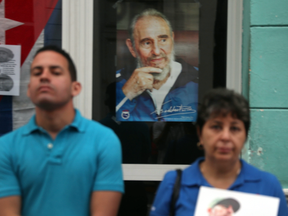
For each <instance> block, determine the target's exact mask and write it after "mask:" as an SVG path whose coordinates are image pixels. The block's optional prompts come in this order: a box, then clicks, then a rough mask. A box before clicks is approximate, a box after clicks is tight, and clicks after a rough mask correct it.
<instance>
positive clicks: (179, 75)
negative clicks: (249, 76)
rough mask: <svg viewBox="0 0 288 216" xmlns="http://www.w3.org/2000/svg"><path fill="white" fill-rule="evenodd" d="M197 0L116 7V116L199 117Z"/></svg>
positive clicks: (148, 119)
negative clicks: (195, 1) (194, 1)
mask: <svg viewBox="0 0 288 216" xmlns="http://www.w3.org/2000/svg"><path fill="white" fill-rule="evenodd" d="M198 35H199V3H191V2H185V1H184V2H183V1H179V2H178V1H177V2H174V3H169V2H168V1H167V2H166V3H165V2H164V3H163V2H162V1H161V2H158V1H153V2H150V3H149V4H148V3H147V2H146V3H145V2H142V3H141V2H123V3H120V4H118V6H117V51H116V53H117V57H116V68H117V70H116V118H117V121H146V122H154V121H167V122H192V121H196V117H197V104H198V81H199V78H198V77H199V75H198V59H199V37H198Z"/></svg>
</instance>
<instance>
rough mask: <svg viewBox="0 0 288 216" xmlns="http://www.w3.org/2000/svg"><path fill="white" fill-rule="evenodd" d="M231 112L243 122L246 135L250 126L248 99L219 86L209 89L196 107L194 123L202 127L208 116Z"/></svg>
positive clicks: (223, 114)
mask: <svg viewBox="0 0 288 216" xmlns="http://www.w3.org/2000/svg"><path fill="white" fill-rule="evenodd" d="M229 114H231V115H232V117H235V118H237V119H239V120H241V121H242V122H243V123H244V126H245V131H246V137H247V135H248V131H249V128H250V110H249V103H248V101H247V100H246V99H245V98H244V97H243V96H242V95H241V94H238V93H236V92H234V91H232V90H228V89H224V88H219V89H213V90H211V91H209V92H208V93H207V94H206V95H205V96H204V98H203V101H202V103H201V104H199V107H198V114H197V121H196V124H197V126H198V127H199V129H200V133H201V132H202V128H203V126H204V124H205V123H206V121H207V120H208V119H209V118H211V117H212V118H213V117H217V116H226V115H229Z"/></svg>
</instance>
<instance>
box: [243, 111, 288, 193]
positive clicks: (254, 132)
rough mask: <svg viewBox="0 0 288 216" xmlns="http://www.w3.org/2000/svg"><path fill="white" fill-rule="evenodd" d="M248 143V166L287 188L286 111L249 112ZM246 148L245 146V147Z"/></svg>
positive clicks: (287, 116)
mask: <svg viewBox="0 0 288 216" xmlns="http://www.w3.org/2000/svg"><path fill="white" fill-rule="evenodd" d="M251 117H252V125H251V130H250V134H249V141H248V143H247V144H248V146H249V147H248V157H247V156H246V157H245V159H246V160H248V162H250V164H252V165H254V166H256V167H258V168H260V169H262V170H265V171H268V172H270V173H273V174H274V175H276V176H277V178H278V179H279V181H280V182H281V184H282V187H284V188H288V171H287V164H288V130H287V122H288V110H276V109H271V110H260V109H255V110H254V109H252V110H251ZM246 148H247V146H246Z"/></svg>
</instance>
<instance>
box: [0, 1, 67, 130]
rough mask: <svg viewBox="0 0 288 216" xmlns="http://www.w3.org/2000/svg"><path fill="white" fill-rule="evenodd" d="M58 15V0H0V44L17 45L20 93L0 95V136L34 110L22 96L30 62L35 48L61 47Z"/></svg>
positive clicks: (24, 94)
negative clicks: (19, 64)
mask: <svg viewBox="0 0 288 216" xmlns="http://www.w3.org/2000/svg"><path fill="white" fill-rule="evenodd" d="M61 17H62V0H21V1H19V0H0V44H6V45H21V73H20V96H13V97H12V96H1V95H0V136H1V135H3V134H5V133H7V132H9V131H11V130H14V129H17V128H18V127H20V126H22V125H24V124H26V123H27V122H28V121H29V119H30V118H31V116H32V115H33V114H34V105H33V104H32V103H31V102H30V100H29V98H28V97H27V96H26V91H27V85H28V82H29V74H30V64H31V62H32V60H33V56H34V55H35V52H36V51H37V50H38V49H39V48H41V47H43V46H45V45H51V44H53V45H57V46H59V47H61V29H62V20H61Z"/></svg>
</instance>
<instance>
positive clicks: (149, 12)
mask: <svg viewBox="0 0 288 216" xmlns="http://www.w3.org/2000/svg"><path fill="white" fill-rule="evenodd" d="M143 17H158V18H162V19H163V20H164V21H165V22H166V23H167V25H168V27H169V32H170V36H171V37H172V32H173V29H172V26H171V23H170V22H169V20H168V19H167V17H166V16H165V15H164V14H163V13H161V12H159V11H157V10H155V9H154V8H148V9H146V10H144V11H142V12H141V13H140V14H137V15H136V16H134V17H133V19H132V20H131V23H130V26H129V30H128V31H129V37H130V40H131V41H132V44H133V46H134V45H135V44H134V43H135V41H134V29H135V25H136V23H137V21H138V20H140V19H141V18H143Z"/></svg>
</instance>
